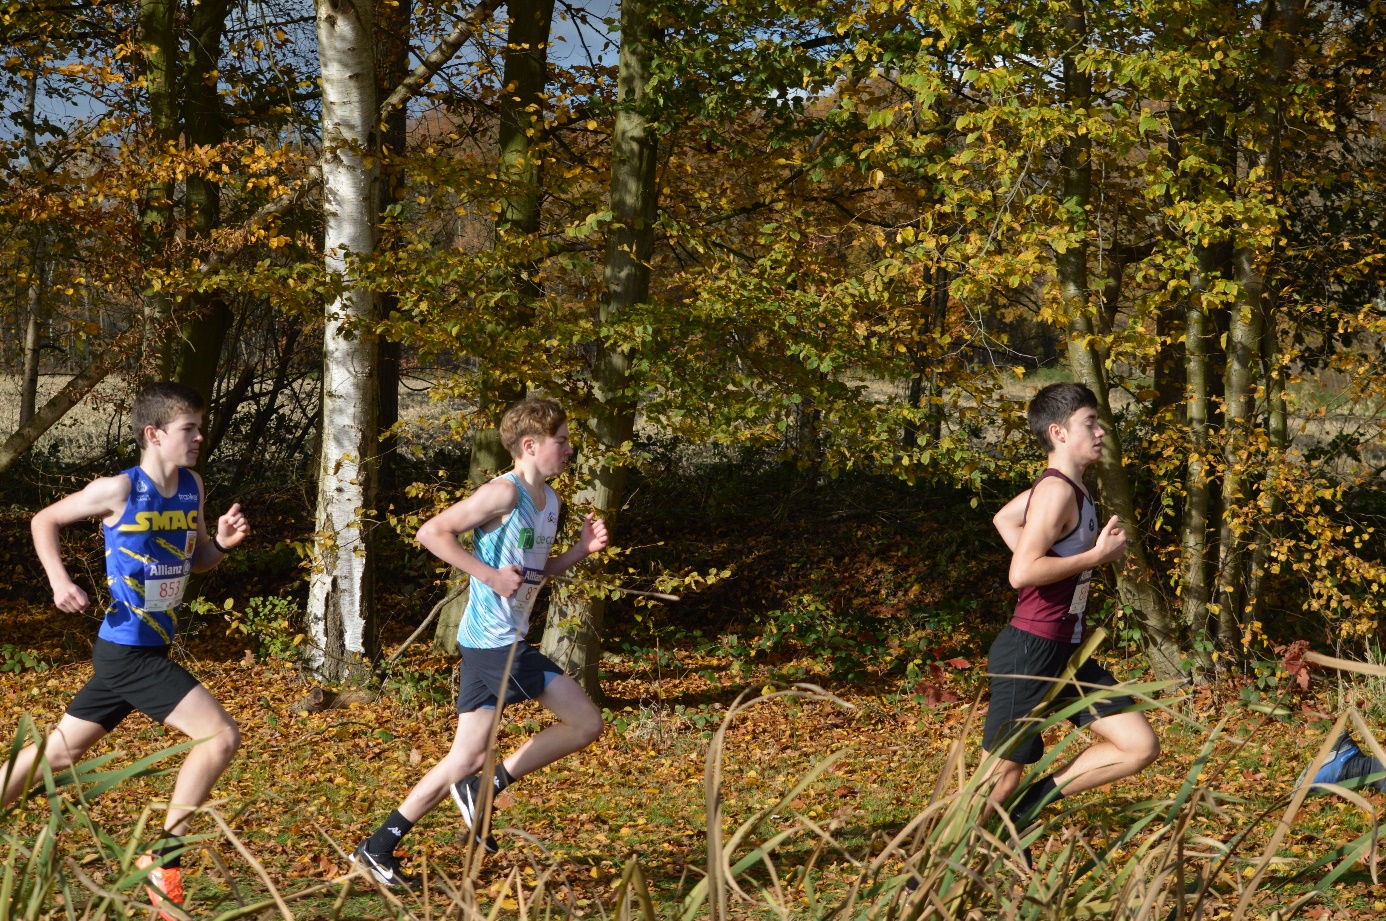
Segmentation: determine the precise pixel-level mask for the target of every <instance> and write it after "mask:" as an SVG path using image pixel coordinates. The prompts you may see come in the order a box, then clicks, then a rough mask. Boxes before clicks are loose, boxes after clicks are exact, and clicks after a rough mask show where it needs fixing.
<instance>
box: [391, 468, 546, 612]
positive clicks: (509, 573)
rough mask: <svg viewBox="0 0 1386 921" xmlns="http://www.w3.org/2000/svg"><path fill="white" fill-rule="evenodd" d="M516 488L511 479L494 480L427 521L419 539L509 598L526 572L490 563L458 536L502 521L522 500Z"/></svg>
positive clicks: (419, 534)
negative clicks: (463, 542) (474, 553)
mask: <svg viewBox="0 0 1386 921" xmlns="http://www.w3.org/2000/svg"><path fill="white" fill-rule="evenodd" d="M516 489H517V487H516V486H515V484H514V483H512V482H510V481H509V480H506V479H497V480H492V481H491V482H489V483H487V484H486V485H485V486H482V487H481V488H480V489H478V490H477V491H476V492H474V493H472V494H471V495H470V496H468V497H467V498H465V499H463V500H462V501H461V502H458V503H456V504H455V505H452V506H449V507H448V508H446V509H444V510H443V511H442V512H439V513H438V514H437V515H434V516H433V517H432V518H430V519H428V520H427V521H425V522H424V523H423V526H422V527H420V528H419V532H418V534H416V535H415V539H416V540H417V541H418V542H419V543H421V544H423V545H424V548H425V549H426V550H428V552H429V553H431V554H433V555H434V556H436V557H437V558H438V559H440V560H442V561H443V562H444V563H447V564H449V565H451V566H456V567H457V568H458V569H460V570H462V571H463V572H465V573H466V574H467V575H469V576H471V577H473V578H474V579H477V580H478V581H480V582H482V583H484V584H486V585H489V586H490V587H491V588H493V589H494V590H495V592H496V594H498V595H500V596H501V597H502V598H509V597H510V596H511V595H514V594H515V592H516V591H517V590H518V589H519V587H520V582H521V581H523V578H524V574H523V571H522V570H521V569H520V567H519V566H503V567H501V568H500V569H495V568H494V567H491V566H487V565H486V564H485V563H483V562H481V560H478V559H477V558H476V557H474V556H472V555H471V554H470V553H468V552H467V551H466V549H465V548H464V547H463V546H462V545H461V544H460V543H458V542H457V538H458V537H459V536H460V535H462V534H465V533H467V532H468V531H471V530H474V529H476V528H479V527H481V526H483V525H488V524H499V523H500V520H501V519H502V518H504V517H505V516H506V515H509V514H510V513H511V512H512V511H514V510H515V504H516V503H517V502H518V501H519V493H517V492H516Z"/></svg>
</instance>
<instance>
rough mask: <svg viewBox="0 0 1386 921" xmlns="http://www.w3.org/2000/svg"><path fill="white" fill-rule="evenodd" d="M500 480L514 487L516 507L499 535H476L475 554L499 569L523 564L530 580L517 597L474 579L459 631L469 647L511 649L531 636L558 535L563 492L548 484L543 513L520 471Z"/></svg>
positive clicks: (460, 640) (459, 638) (498, 529)
mask: <svg viewBox="0 0 1386 921" xmlns="http://www.w3.org/2000/svg"><path fill="white" fill-rule="evenodd" d="M496 479H498V480H509V481H510V482H511V483H512V484H514V486H515V509H514V510H513V511H512V512H511V513H510V514H509V515H506V516H505V520H503V521H502V522H501V523H500V525H499V526H497V527H496V529H495V530H494V531H489V532H487V531H483V530H482V529H481V528H477V529H476V530H475V531H473V532H472V535H473V537H472V555H473V556H475V557H476V558H477V559H478V560H481V562H483V563H485V564H486V565H487V566H491V567H493V568H495V569H500V568H501V567H502V566H519V567H521V568H522V569H523V570H524V581H523V582H521V583H520V587H519V589H518V590H517V591H516V592H515V594H514V595H512V596H511V597H509V598H502V597H501V596H500V595H498V594H496V592H495V589H493V588H491V587H490V586H489V585H486V584H485V583H484V582H481V581H479V580H477V579H472V581H471V594H470V596H469V597H468V598H467V610H466V611H464V612H463V613H462V623H460V624H459V625H458V627H457V644H458V645H459V646H463V647H466V648H468V649H496V648H498V647H501V646H509V645H510V644H511V642H512V641H514V640H515V639H517V638H518V639H524V638H525V634H527V633H529V614H530V611H532V610H533V609H534V599H535V598H537V597H538V596H539V589H541V588H543V586H544V566H545V564H546V563H547V562H548V559H549V551H550V550H552V549H553V540H554V537H555V535H557V533H558V494H557V493H555V492H554V491H553V489H552V488H551V487H550V486H549V484H547V483H545V484H544V507H543V508H542V509H539V508H535V507H534V500H533V499H531V498H530V495H529V490H527V489H525V484H524V483H521V482H520V478H519V477H518V476H516V475H515V474H514V473H506V474H502V475H501V476H498V477H496ZM493 482H494V481H493Z"/></svg>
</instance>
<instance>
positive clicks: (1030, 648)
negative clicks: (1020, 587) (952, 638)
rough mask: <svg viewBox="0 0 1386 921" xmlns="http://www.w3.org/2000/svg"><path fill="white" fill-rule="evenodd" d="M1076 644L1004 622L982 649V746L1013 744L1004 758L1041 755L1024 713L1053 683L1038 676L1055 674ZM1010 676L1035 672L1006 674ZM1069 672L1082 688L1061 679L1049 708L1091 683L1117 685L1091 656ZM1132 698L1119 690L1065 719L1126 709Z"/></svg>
mask: <svg viewBox="0 0 1386 921" xmlns="http://www.w3.org/2000/svg"><path fill="white" fill-rule="evenodd" d="M1079 645H1080V644H1078V643H1062V642H1059V641H1058V640H1048V639H1045V638H1044V637H1042V636H1036V635H1035V634H1033V633H1030V632H1028V631H1026V630H1021V629H1020V628H1019V627H1015V626H1012V625H1011V624H1007V625H1006V627H1005V629H1003V630H1002V631H1001V633H1000V634H999V635H997V637H996V640H995V642H993V643H992V644H991V651H990V652H989V653H988V654H987V674H988V675H989V676H990V678H991V705H990V707H989V708H988V709H987V721H986V726H985V728H983V730H982V747H983V748H984V749H986V750H987V751H988V752H993V751H996V750H997V748H998V747H1002V746H1006V745H1008V744H1013V745H1014V747H1013V748H1011V749H1009V751H1007V752H1005V753H1004V757H1005V758H1006V759H1007V760H1008V761H1014V762H1016V763H1017V764H1034V763H1035V762H1036V761H1038V760H1039V759H1040V756H1042V755H1043V754H1044V740H1043V739H1042V738H1040V734H1039V733H1038V732H1036V731H1035V730H1034V724H1033V723H1027V722H1025V720H1026V717H1028V716H1030V715H1031V712H1032V711H1033V710H1034V709H1035V707H1036V706H1038V705H1039V702H1040V701H1041V700H1043V699H1044V695H1046V694H1048V693H1049V689H1050V688H1051V687H1052V686H1053V685H1054V682H1053V681H1045V680H1043V679H1044V678H1057V677H1058V676H1059V675H1061V674H1062V673H1063V670H1064V667H1065V666H1066V665H1068V660H1069V659H1070V658H1072V657H1073V653H1074V652H1075V651H1076V650H1077V649H1078V646H1079ZM1014 675H1034V676H1036V677H1035V678H1020V677H1010V676H1014ZM1073 677H1074V679H1075V680H1076V681H1077V682H1079V683H1081V684H1082V685H1087V687H1080V686H1079V684H1075V683H1069V684H1065V685H1064V686H1063V687H1061V688H1060V689H1059V693H1058V694H1057V695H1055V699H1054V701H1053V702H1052V703H1051V704H1050V707H1049V709H1050V710H1051V712H1052V710H1056V709H1059V708H1060V707H1061V706H1062V705H1063V704H1064V702H1066V701H1072V700H1074V699H1076V698H1078V697H1082V696H1083V695H1085V694H1091V693H1092V692H1093V688H1092V687H1091V685H1099V686H1102V687H1116V686H1117V685H1118V684H1120V682H1118V681H1117V680H1116V678H1114V677H1113V676H1112V673H1111V672H1109V671H1107V670H1106V669H1105V668H1103V667H1102V666H1100V665H1098V664H1097V663H1096V662H1094V661H1093V660H1092V659H1088V660H1087V661H1086V662H1084V663H1083V664H1082V665H1080V666H1079V667H1078V671H1077V673H1076V674H1075V675H1074V676H1073ZM1134 703H1135V702H1134V701H1133V700H1132V699H1131V698H1130V697H1127V696H1125V695H1115V696H1112V697H1106V698H1104V699H1102V700H1099V701H1096V702H1095V703H1093V704H1092V706H1090V707H1086V708H1084V709H1082V710H1079V711H1078V712H1077V713H1075V714H1074V715H1073V716H1071V717H1069V722H1071V723H1073V725H1075V726H1079V727H1082V726H1086V725H1088V724H1089V723H1091V722H1092V721H1094V720H1098V719H1101V718H1102V717H1104V716H1111V715H1113V714H1115V713H1120V712H1121V711H1123V710H1126V709H1129V708H1130V707H1131V706H1133V705H1134ZM1036 715H1037V716H1042V715H1043V714H1036Z"/></svg>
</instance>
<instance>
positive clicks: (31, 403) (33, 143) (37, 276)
mask: <svg viewBox="0 0 1386 921" xmlns="http://www.w3.org/2000/svg"><path fill="white" fill-rule="evenodd" d="M38 77H39V69H38V68H37V67H34V68H32V70H31V72H30V74H29V81H28V83H27V84H26V85H25V87H24V115H25V119H24V150H25V152H26V154H27V156H28V158H29V168H30V170H32V169H33V168H34V167H35V166H37V165H38V162H39V158H38V138H37V136H36V133H35V129H34V109H35V105H36V104H37V101H38ZM47 236H48V234H47V230H46V228H44V227H39V228H37V236H36V237H35V239H34V245H33V249H32V250H31V252H32V254H33V255H32V258H31V259H30V260H29V276H30V277H29V302H28V305H27V306H28V316H27V317H26V319H25V323H24V371H23V377H21V378H20V385H19V424H20V426H21V427H22V426H23V425H24V423H26V422H28V421H29V420H30V419H32V418H33V417H34V408H35V407H36V406H37V404H38V376H39V358H40V355H41V353H42V348H43V282H44V273H45V271H46V270H47V265H46V262H47V255H48V254H47V253H46V252H45V250H46V248H47V242H48V241H47Z"/></svg>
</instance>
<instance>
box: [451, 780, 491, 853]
mask: <svg viewBox="0 0 1386 921" xmlns="http://www.w3.org/2000/svg"><path fill="white" fill-rule="evenodd" d="M480 785H481V778H479V777H477V775H475V774H473V775H472V776H471V777H464V778H463V779H461V780H459V781H458V782H457V783H455V784H453V785H452V786H451V787H449V788H448V789H449V790H451V791H452V801H453V802H454V803H456V804H457V808H458V809H459V810H461V812H462V821H464V822H466V823H467V827H468V828H470V829H471V830H472V831H473V832H474V833H475V834H476V836H477V840H478V841H481V826H482V821H483V820H482V817H481V809H480V805H481V804H480V802H479V799H480V797H479V796H478V795H477V789H478V787H480ZM491 803H492V805H494V804H495V794H494V793H493V794H492V795H491ZM481 846H482V847H484V848H486V853H488V854H494V853H495V852H496V851H499V850H500V845H499V844H497V843H496V839H495V838H494V837H492V836H491V835H487V836H486V840H485V841H481Z"/></svg>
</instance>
